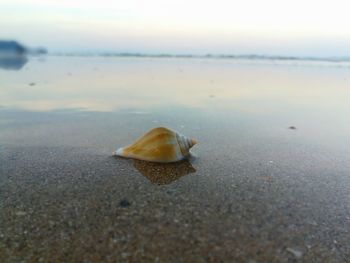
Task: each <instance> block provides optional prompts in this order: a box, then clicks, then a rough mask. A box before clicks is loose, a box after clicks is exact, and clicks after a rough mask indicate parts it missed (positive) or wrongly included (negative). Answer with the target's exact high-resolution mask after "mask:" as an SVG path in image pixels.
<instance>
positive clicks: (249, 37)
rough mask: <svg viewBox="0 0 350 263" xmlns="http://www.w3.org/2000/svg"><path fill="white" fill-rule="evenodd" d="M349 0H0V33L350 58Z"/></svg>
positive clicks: (119, 46) (38, 41) (53, 42)
mask: <svg viewBox="0 0 350 263" xmlns="http://www.w3.org/2000/svg"><path fill="white" fill-rule="evenodd" d="M349 10H350V1H346V0H327V1H322V0H293V1H282V0H241V1H234V0H231V1H229V0H215V1H205V0H176V1H167V0H147V1H146V0H123V1H121V0H120V1H112V0H74V1H73V0H69V1H68V0H46V1H43V0H0V39H16V40H19V41H21V42H23V43H24V44H27V45H30V46H46V47H47V48H48V49H49V50H52V51H59V50H62V51H76V50H84V51H88V50H91V51H104V50H108V51H126V52H148V53H149V52H151V53H162V52H166V53H194V54H205V53H220V54H222V53H234V54H247V53H250V54H251V53H254V54H272V55H273V54H275V55H312V56H350V15H349Z"/></svg>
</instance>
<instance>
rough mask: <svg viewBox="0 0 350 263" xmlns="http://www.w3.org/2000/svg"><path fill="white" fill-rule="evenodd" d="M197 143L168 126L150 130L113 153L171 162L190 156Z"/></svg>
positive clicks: (151, 160) (146, 159)
mask: <svg viewBox="0 0 350 263" xmlns="http://www.w3.org/2000/svg"><path fill="white" fill-rule="evenodd" d="M196 143H197V141H196V140H193V139H189V138H187V137H185V136H184V135H182V134H180V133H178V132H176V131H173V130H171V129H168V128H164V127H158V128H154V129H152V130H150V131H149V132H147V133H146V134H144V135H143V136H141V137H140V138H139V139H137V140H136V141H135V142H134V143H133V144H131V145H129V146H126V147H123V148H119V149H118V150H117V151H116V152H114V153H113V155H116V156H120V157H125V158H133V159H137V160H143V161H150V162H158V163H171V162H177V161H180V160H184V159H186V158H187V157H189V156H190V149H191V148H192V147H193V146H194V145H195V144H196Z"/></svg>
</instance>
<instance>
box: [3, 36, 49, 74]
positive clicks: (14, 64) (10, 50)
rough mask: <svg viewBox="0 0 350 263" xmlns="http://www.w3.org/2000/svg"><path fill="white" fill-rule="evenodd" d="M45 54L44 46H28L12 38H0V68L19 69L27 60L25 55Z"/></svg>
mask: <svg viewBox="0 0 350 263" xmlns="http://www.w3.org/2000/svg"><path fill="white" fill-rule="evenodd" d="M43 54H47V50H46V49H45V48H41V47H39V48H28V47H26V46H24V45H22V44H20V43H18V42H17V41H14V40H0V68H1V69H5V70H20V69H21V68H23V66H24V65H25V64H26V63H27V62H28V59H27V55H43Z"/></svg>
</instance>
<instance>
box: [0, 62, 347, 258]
mask: <svg viewBox="0 0 350 263" xmlns="http://www.w3.org/2000/svg"><path fill="white" fill-rule="evenodd" d="M335 65H336V64H326V65H325V64H324V63H319V64H318V63H316V62H315V63H313V64H312V65H310V64H307V63H306V64H303V63H301V62H298V64H293V63H279V64H275V63H273V62H268V61H264V62H259V63H257V62H254V61H244V60H220V59H204V58H196V59H185V58H104V57H50V56H49V57H46V58H45V59H38V58H30V59H29V61H28V62H27V64H25V66H24V67H22V68H21V70H18V71H13V70H1V69H0V197H1V199H0V200H2V201H1V202H0V208H1V211H2V212H1V213H0V219H1V221H2V222H3V224H2V225H1V226H0V238H1V239H0V251H3V252H1V253H0V259H1V261H5V262H6V261H8V262H11V261H17V260H19V259H26V260H29V261H30V260H32V261H33V262H35V261H36V260H38V259H39V258H43V260H44V261H45V260H46V259H48V258H54V259H57V260H61V261H69V260H71V261H83V260H87V261H92V262H95V261H101V260H104V261H110V262H113V261H114V260H125V261H127V260H135V261H139V260H145V261H152V262H153V261H154V260H155V259H156V258H158V260H160V261H179V260H180V261H193V260H195V261H204V262H205V261H214V262H216V261H218V260H236V261H238V262H240V261H242V262H249V260H251V262H254V261H253V260H256V261H258V262H260V261H266V260H267V261H268V262H290V261H291V260H293V259H295V258H298V257H299V256H300V253H292V252H291V251H295V250H296V251H298V252H301V256H300V257H301V258H299V259H300V260H304V261H305V262H310V260H313V261H314V262H325V261H327V262H341V261H344V260H345V259H346V258H347V255H349V253H350V247H349V242H348V240H349V236H350V233H349V229H348V227H347V225H348V224H349V223H350V221H349V220H350V203H349V198H348V197H349V194H348V193H349V190H350V179H349V177H348V175H349V172H350V121H349V116H350V104H349V101H350V89H349V87H350V72H349V68H347V67H338V66H335ZM155 126H167V127H171V128H173V129H175V130H178V131H180V132H181V133H183V134H185V135H187V136H189V137H193V138H195V139H198V140H199V144H198V145H196V146H195V147H194V149H193V152H194V155H195V157H193V158H191V159H190V160H189V161H187V162H182V163H179V164H172V165H167V166H164V165H157V164H148V163H145V162H139V161H133V160H126V159H120V158H117V159H116V158H113V157H111V153H112V152H113V151H114V150H115V149H116V148H117V147H120V146H124V145H126V144H129V143H130V142H132V141H133V140H134V139H135V138H136V137H138V136H140V135H141V134H142V133H144V132H145V131H147V130H148V129H150V128H152V127H155ZM291 126H294V127H295V128H296V129H290V127H291ZM125 199H126V200H127V201H128V202H126V203H129V204H130V206H127V207H124V205H120V202H121V201H122V200H125ZM124 203H125V202H124ZM124 203H123V204H124ZM91 248H94V249H93V250H91Z"/></svg>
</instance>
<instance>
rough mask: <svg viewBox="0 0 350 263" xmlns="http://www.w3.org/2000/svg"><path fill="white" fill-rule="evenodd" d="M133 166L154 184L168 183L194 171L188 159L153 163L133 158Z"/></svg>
mask: <svg viewBox="0 0 350 263" xmlns="http://www.w3.org/2000/svg"><path fill="white" fill-rule="evenodd" d="M134 166H135V168H136V169H137V170H138V171H139V172H140V173H141V174H142V175H143V176H145V177H146V178H147V179H148V180H150V181H151V182H152V183H154V184H158V185H165V184H170V183H172V182H174V181H176V180H178V179H180V178H181V177H182V176H185V175H187V174H190V173H194V172H196V169H195V168H194V167H193V166H192V164H191V163H190V162H189V161H188V160H183V161H180V162H176V163H154V162H145V161H140V160H134Z"/></svg>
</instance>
